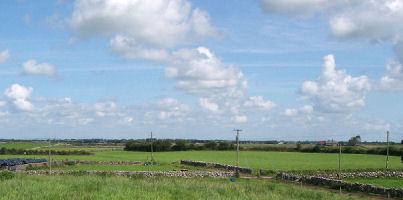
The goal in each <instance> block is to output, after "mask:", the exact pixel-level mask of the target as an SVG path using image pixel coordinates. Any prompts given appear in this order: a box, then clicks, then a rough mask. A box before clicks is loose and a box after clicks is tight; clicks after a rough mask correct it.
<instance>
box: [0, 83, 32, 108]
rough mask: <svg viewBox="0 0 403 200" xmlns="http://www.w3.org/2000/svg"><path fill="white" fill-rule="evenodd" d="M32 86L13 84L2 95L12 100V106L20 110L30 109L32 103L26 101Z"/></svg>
mask: <svg viewBox="0 0 403 200" xmlns="http://www.w3.org/2000/svg"><path fill="white" fill-rule="evenodd" d="M32 91H33V89H32V87H28V88H26V87H24V86H22V85H19V84H13V85H11V87H10V88H7V89H6V90H5V92H4V95H5V96H6V97H7V98H8V99H9V100H10V101H11V102H12V104H13V105H14V107H15V108H16V109H18V110H21V111H32V110H33V109H34V105H33V104H32V103H31V102H29V101H28V99H29V97H30V96H31V93H32Z"/></svg>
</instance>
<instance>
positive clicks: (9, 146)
mask: <svg viewBox="0 0 403 200" xmlns="http://www.w3.org/2000/svg"><path fill="white" fill-rule="evenodd" d="M47 145H48V143H46V142H38V143H36V142H15V143H6V144H0V148H3V147H4V148H7V149H32V148H35V147H42V146H47Z"/></svg>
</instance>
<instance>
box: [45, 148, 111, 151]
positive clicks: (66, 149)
mask: <svg viewBox="0 0 403 200" xmlns="http://www.w3.org/2000/svg"><path fill="white" fill-rule="evenodd" d="M117 148H118V147H116V148H111V147H52V148H51V149H52V150H54V151H91V150H109V149H117ZM38 150H44V151H47V150H48V148H40V149H38Z"/></svg>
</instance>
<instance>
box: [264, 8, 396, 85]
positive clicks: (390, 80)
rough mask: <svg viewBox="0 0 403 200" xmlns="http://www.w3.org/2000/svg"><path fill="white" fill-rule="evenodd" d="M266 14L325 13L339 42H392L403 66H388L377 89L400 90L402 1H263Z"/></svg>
mask: <svg viewBox="0 0 403 200" xmlns="http://www.w3.org/2000/svg"><path fill="white" fill-rule="evenodd" d="M262 8H263V9H264V10H265V11H267V12H282V13H288V14H292V15H300V14H307V13H309V14H314V13H319V12H321V13H326V16H327V18H328V22H329V27H330V32H331V36H333V37H335V38H338V39H358V40H364V41H366V42H371V43H380V42H391V43H393V50H394V52H395V55H396V57H397V59H398V61H399V62H400V63H393V62H389V63H387V64H386V68H387V69H386V72H385V75H384V76H383V77H382V79H381V81H380V85H379V87H378V88H380V89H383V90H394V91H397V90H399V91H400V90H401V89H400V88H403V82H402V81H401V79H400V78H398V77H399V76H400V75H399V73H400V72H396V71H398V69H399V66H400V65H401V64H402V63H403V23H401V21H402V20H403V0H379V1H367V0H343V1H331V0H302V1H299V0H286V1H275V0H263V1H262Z"/></svg>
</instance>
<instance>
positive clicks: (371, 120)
mask: <svg viewBox="0 0 403 200" xmlns="http://www.w3.org/2000/svg"><path fill="white" fill-rule="evenodd" d="M0 8H1V10H2V12H1V14H0V20H1V22H2V23H1V24H0V77H1V78H0V92H1V93H0V127H2V128H1V131H0V138H47V137H53V138H144V137H146V135H147V133H148V132H149V131H154V132H155V135H156V136H157V137H159V138H199V139H232V138H233V132H232V130H233V129H234V128H242V129H244V132H243V134H242V139H257V140H272V139H277V140H282V139H283V140H326V139H336V140H348V139H349V138H350V137H352V136H355V135H361V137H362V138H363V140H367V141H383V140H384V138H385V132H386V130H388V129H389V130H390V131H391V135H392V136H391V138H392V139H393V140H395V141H400V140H401V139H402V136H403V133H402V131H401V128H403V114H402V112H401V111H403V104H402V103H400V102H401V101H402V100H403V94H402V92H403V69H402V65H401V63H402V61H403V42H401V41H402V40H401V38H403V26H402V25H401V24H400V23H399V22H400V20H401V19H403V15H402V14H401V13H403V2H402V1H401V0H384V1H364V0H349V1H340V2H334V1H330V0H324V1H308V0H301V1H291V0H285V1H274V0H256V1H238V0H225V1H218V2H217V1H210V0H206V1H189V0H168V1H162V0H161V1H152V2H149V1H144V0H127V1H113V0H111V1H107V0H77V1H67V0H63V1H62V0H59V1H39V2H37V1H27V0H25V1H24V0H18V1H17V0H6V1H2V2H1V3H0ZM372 16H377V17H374V19H372V18H371V17H372Z"/></svg>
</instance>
